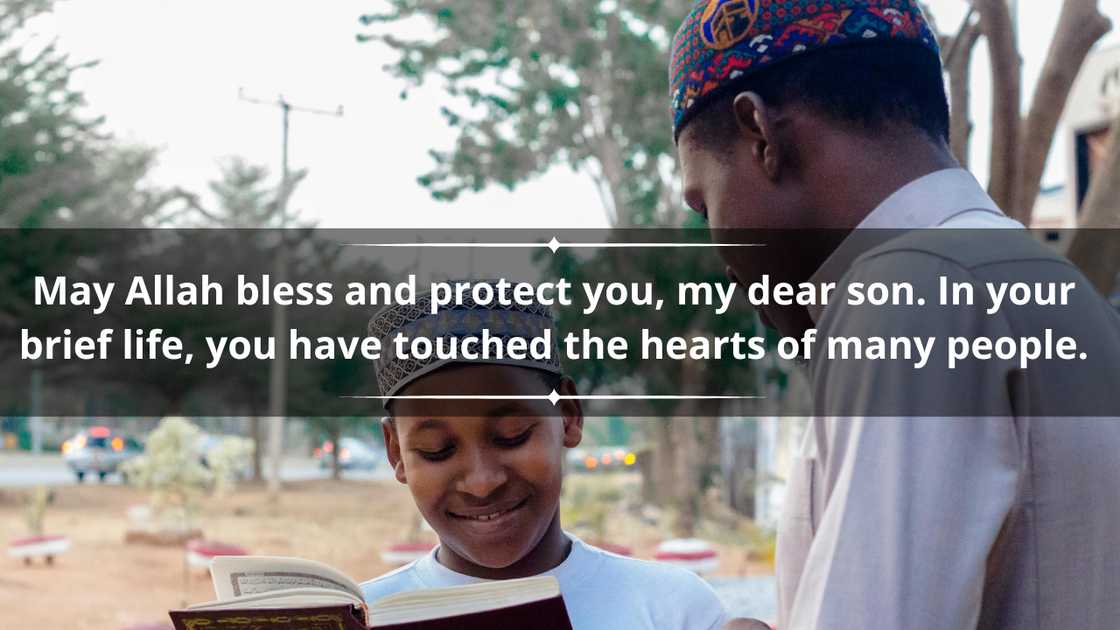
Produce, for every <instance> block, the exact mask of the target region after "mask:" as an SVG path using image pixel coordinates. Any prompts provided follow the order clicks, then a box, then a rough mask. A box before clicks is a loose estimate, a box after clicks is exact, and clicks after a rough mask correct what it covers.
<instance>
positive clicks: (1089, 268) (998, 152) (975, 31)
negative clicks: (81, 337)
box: [926, 0, 1120, 295]
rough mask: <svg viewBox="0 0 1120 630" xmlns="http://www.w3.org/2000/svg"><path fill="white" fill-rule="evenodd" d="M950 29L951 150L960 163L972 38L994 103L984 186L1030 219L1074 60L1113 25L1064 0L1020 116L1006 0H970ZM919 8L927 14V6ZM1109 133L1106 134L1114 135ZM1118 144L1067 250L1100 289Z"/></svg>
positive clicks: (1093, 9) (1116, 263) (1109, 262)
mask: <svg viewBox="0 0 1120 630" xmlns="http://www.w3.org/2000/svg"><path fill="white" fill-rule="evenodd" d="M971 4H972V6H971V7H970V9H969V11H968V13H967V15H966V17H965V20H964V23H963V24H962V26H961V28H960V30H959V31H958V33H957V34H956V35H955V36H952V37H949V36H944V35H943V36H942V37H941V42H942V48H943V50H944V53H945V58H944V62H945V67H946V71H947V73H948V76H949V89H950V98H951V100H952V112H953V120H952V133H951V140H952V146H953V152H954V154H956V155H957V157H958V159H959V160H961V162H962V164H967V159H968V158H967V156H968V151H969V141H970V136H971V130H972V120H971V116H972V114H971V107H970V103H969V99H970V96H969V91H968V84H969V80H970V76H969V65H970V63H971V61H972V51H973V49H974V47H975V45H976V43H977V41H978V40H979V39H980V38H981V37H983V38H985V39H986V40H987V41H988V51H989V56H990V61H991V64H990V65H991V76H992V87H993V90H992V93H993V106H992V112H991V128H992V143H991V147H990V172H991V179H990V182H989V185H988V192H989V193H990V194H991V195H992V198H993V199H994V200H995V201H996V203H998V204H999V205H1000V207H1002V208H1004V209H1005V210H1006V211H1007V212H1008V214H1009V215H1011V216H1012V217H1013V218H1015V219H1018V220H1019V221H1021V222H1022V223H1023V224H1025V225H1030V223H1031V219H1032V213H1033V211H1034V205H1035V202H1036V201H1037V199H1038V193H1039V190H1040V188H1041V183H1042V175H1043V171H1044V170H1045V168H1046V159H1047V157H1048V155H1049V153H1050V148H1051V146H1052V145H1053V143H1054V136H1055V133H1056V131H1057V127H1058V123H1059V121H1060V120H1061V117H1062V113H1063V112H1064V110H1065V106H1066V102H1067V100H1068V99H1069V94H1070V90H1071V89H1072V88H1073V84H1074V81H1075V80H1076V78H1077V75H1078V72H1079V71H1080V70H1081V66H1082V65H1083V64H1084V62H1085V58H1086V57H1087V56H1088V54H1089V52H1090V50H1091V49H1092V48H1093V46H1094V45H1095V44H1096V43H1097V42H1098V41H1100V39H1101V38H1102V37H1104V35H1105V34H1106V33H1108V32H1109V31H1110V30H1111V29H1112V23H1111V21H1110V20H1109V19H1108V18H1107V17H1105V16H1104V15H1103V14H1101V12H1100V8H1099V3H1098V2H1097V0H1064V2H1063V3H1062V8H1061V13H1060V14H1059V17H1058V23H1057V25H1056V26H1055V31H1054V37H1053V39H1052V40H1051V42H1050V47H1049V49H1048V51H1047V55H1046V61H1045V63H1044V65H1043V68H1042V73H1041V75H1040V76H1039V79H1038V83H1037V84H1036V86H1035V90H1034V95H1033V97H1032V99H1031V103H1030V106H1029V108H1028V110H1027V113H1026V114H1025V115H1023V113H1022V111H1021V107H1020V103H1021V100H1022V92H1023V88H1022V61H1021V57H1020V52H1019V42H1018V41H1017V38H1016V29H1015V24H1014V22H1013V19H1012V15H1011V11H1010V9H1009V7H1008V4H1007V1H1006V0H972V3H971ZM926 14H927V15H930V12H929V11H928V9H927V10H926ZM1115 137H1116V136H1115V135H1113V138H1114V139H1115ZM1118 145H1120V143H1116V142H1112V143H1111V144H1110V147H1111V150H1110V154H1109V157H1108V159H1106V160H1105V166H1104V168H1102V169H1101V172H1100V173H1098V174H1097V176H1096V177H1095V179H1094V181H1093V182H1092V184H1091V189H1090V192H1089V194H1088V195H1087V196H1086V199H1085V202H1084V207H1083V208H1082V213H1081V222H1082V225H1081V227H1082V228H1084V229H1082V230H1080V231H1079V232H1078V233H1077V235H1076V236H1075V239H1074V241H1075V242H1074V243H1073V245H1072V246H1071V249H1070V259H1071V260H1073V262H1074V263H1076V264H1077V265H1078V266H1079V267H1080V268H1081V269H1082V270H1083V271H1084V272H1085V274H1086V275H1087V276H1088V277H1089V278H1090V280H1091V281H1092V282H1093V284H1094V285H1095V286H1096V287H1097V288H1098V289H1099V290H1100V291H1101V292H1102V293H1105V294H1106V295H1107V294H1108V293H1110V292H1111V290H1112V289H1113V287H1114V286H1115V284H1116V277H1117V273H1118V272H1120V243H1116V242H1115V241H1116V240H1117V239H1115V238H1110V237H1111V235H1110V234H1108V233H1106V232H1103V231H1097V230H1100V229H1102V228H1117V227H1120V189H1118V188H1117V187H1116V186H1115V185H1113V182H1114V181H1115V179H1116V175H1117V174H1120V146H1118Z"/></svg>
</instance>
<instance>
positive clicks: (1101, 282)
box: [1069, 120, 1120, 296]
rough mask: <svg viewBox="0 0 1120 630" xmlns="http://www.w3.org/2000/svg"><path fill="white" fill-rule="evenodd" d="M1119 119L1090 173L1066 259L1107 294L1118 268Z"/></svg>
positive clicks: (1119, 251)
mask: <svg viewBox="0 0 1120 630" xmlns="http://www.w3.org/2000/svg"><path fill="white" fill-rule="evenodd" d="M1118 228H1120V120H1118V121H1116V122H1114V123H1113V125H1112V133H1111V134H1109V139H1108V154H1107V155H1106V157H1105V160H1104V163H1103V164H1102V165H1101V168H1100V171H1099V172H1097V173H1094V174H1093V181H1092V182H1091V183H1090V185H1089V193H1088V194H1087V195H1086V196H1085V205H1084V206H1083V208H1082V210H1081V227H1080V229H1078V230H1077V235H1076V236H1075V237H1074V239H1073V244H1072V245H1070V249H1069V259H1070V260H1072V261H1073V263H1074V264H1075V265H1077V266H1078V267H1079V268H1080V269H1081V271H1082V272H1083V273H1084V274H1085V276H1086V277H1087V278H1089V281H1090V282H1092V283H1093V286H1094V287H1096V288H1097V290H1099V291H1100V292H1101V293H1102V294H1104V295H1106V296H1107V295H1109V294H1110V293H1111V292H1112V291H1113V289H1115V286H1116V275H1117V273H1118V272H1120V238H1117V234H1118V233H1117V232H1116V231H1115V230H1116V229H1118Z"/></svg>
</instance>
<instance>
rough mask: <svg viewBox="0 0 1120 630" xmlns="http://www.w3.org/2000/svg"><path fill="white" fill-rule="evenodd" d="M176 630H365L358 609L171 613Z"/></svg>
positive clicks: (347, 607) (328, 608)
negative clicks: (257, 629) (255, 629)
mask: <svg viewBox="0 0 1120 630" xmlns="http://www.w3.org/2000/svg"><path fill="white" fill-rule="evenodd" d="M170 614H171V623H172V624H174V626H175V630H214V629H217V628H223V629H228V630H237V629H242V628H243V629H244V630H253V629H254V628H261V629H265V628H267V629H268V630H366V626H365V624H364V623H362V616H363V613H362V611H361V609H360V608H358V607H356V606H318V607H314V608H270V609H260V610H255V609H242V610H206V611H203V610H172V611H171V613H170Z"/></svg>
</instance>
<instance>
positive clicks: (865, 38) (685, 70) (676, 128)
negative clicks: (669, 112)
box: [669, 0, 940, 138]
mask: <svg viewBox="0 0 1120 630" xmlns="http://www.w3.org/2000/svg"><path fill="white" fill-rule="evenodd" d="M883 41H895V42H909V43H913V44H916V45H920V46H923V47H925V48H927V49H929V51H930V52H932V53H933V54H935V55H937V56H938V58H940V50H939V48H938V45H937V38H936V36H934V34H933V32H932V31H931V30H930V28H929V25H928V24H926V20H925V18H924V17H923V16H922V11H921V9H920V8H919V7H918V3H917V2H915V1H913V0H830V1H822V0H700V2H698V3H697V4H696V6H695V7H694V8H693V9H692V12H691V13H689V14H688V17H686V18H685V20H684V22H683V23H682V24H681V27H680V30H678V31H677V34H676V36H675V37H674V38H673V45H672V60H671V62H670V65H669V85H670V90H671V94H670V97H671V98H672V104H673V105H672V106H673V136H674V137H675V138H676V137H680V133H681V130H682V129H684V126H685V125H686V124H687V123H688V121H689V120H690V119H691V118H692V117H693V116H695V115H696V113H697V112H699V111H700V110H701V109H703V106H704V105H705V104H707V103H708V102H710V101H711V100H712V99H714V98H715V97H717V96H718V95H719V94H721V93H722V92H723V88H726V87H728V86H730V85H732V84H734V83H735V82H737V81H739V80H740V79H742V78H744V77H747V76H749V75H750V74H751V73H754V72H757V71H759V70H762V69H763V68H767V67H769V66H772V65H774V64H776V63H779V62H782V61H785V60H787V59H789V58H791V57H793V56H795V55H799V54H804V53H808V52H811V51H815V50H821V49H825V48H831V47H835V46H847V45H853V44H860V43H865V42H883Z"/></svg>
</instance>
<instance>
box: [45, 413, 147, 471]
mask: <svg viewBox="0 0 1120 630" xmlns="http://www.w3.org/2000/svg"><path fill="white" fill-rule="evenodd" d="M143 452H144V447H143V446H141V444H140V442H138V441H136V439H134V438H132V437H129V436H126V435H124V434H121V433H118V432H116V431H113V430H112V429H110V428H108V427H102V426H96V427H90V428H88V429H84V430H82V431H79V432H78V433H77V435H75V436H74V437H72V438H70V439H69V440H66V441H65V442H63V443H62V457H63V459H64V460H65V461H66V464H67V465H68V466H69V467H70V470H72V471H73V472H74V476H75V477H77V478H78V483H81V482H82V481H83V480H84V479H85V477H86V475H87V474H88V475H97V478H98V479H99V480H101V481H105V478H106V477H108V476H109V475H111V474H114V473H116V472H118V471H119V470H120V468H121V465H122V464H124V463H125V462H127V461H128V460H130V459H132V458H133V457H136V456H137V455H140V454H142V453H143ZM121 475H122V477H123V476H124V473H123V472H122V473H121Z"/></svg>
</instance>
